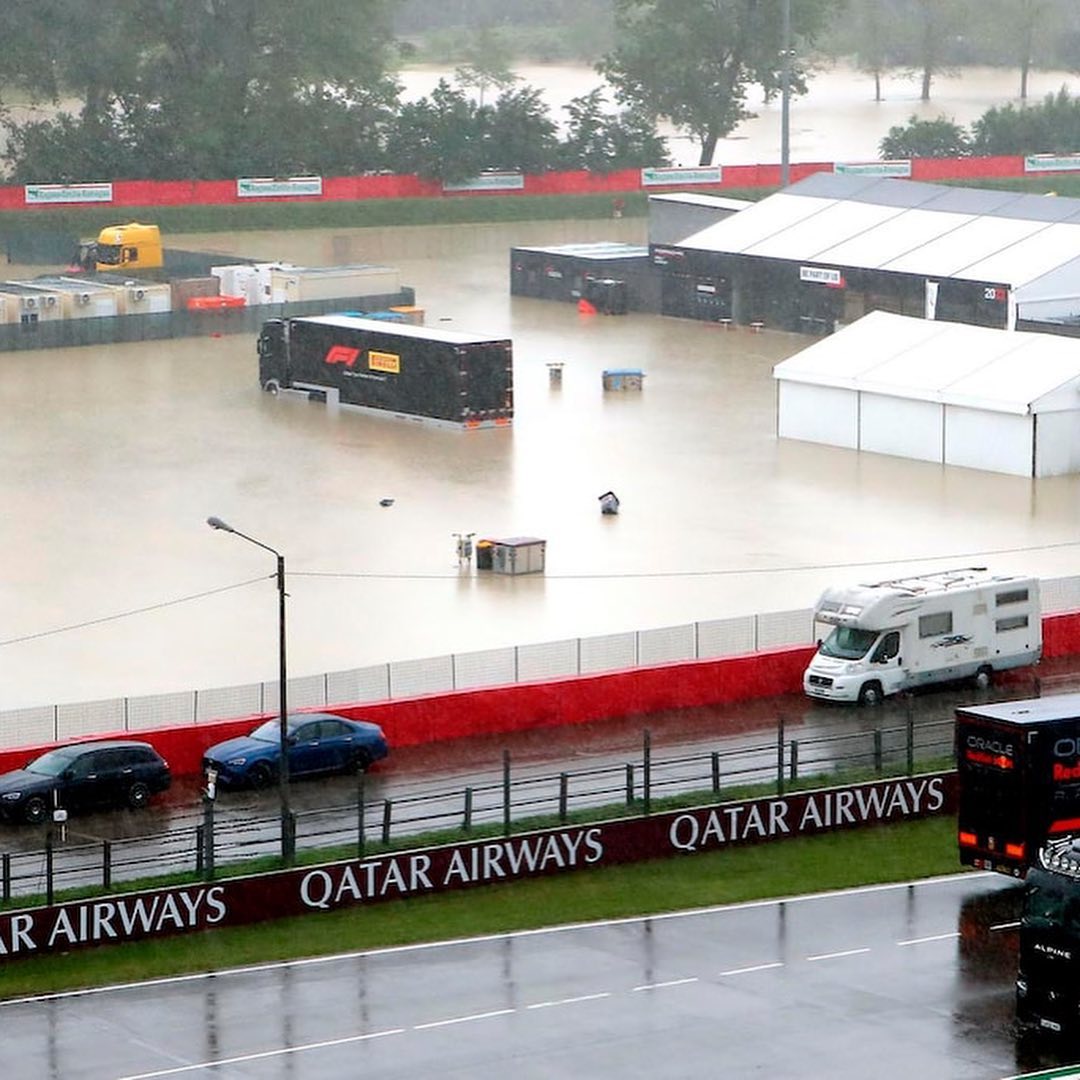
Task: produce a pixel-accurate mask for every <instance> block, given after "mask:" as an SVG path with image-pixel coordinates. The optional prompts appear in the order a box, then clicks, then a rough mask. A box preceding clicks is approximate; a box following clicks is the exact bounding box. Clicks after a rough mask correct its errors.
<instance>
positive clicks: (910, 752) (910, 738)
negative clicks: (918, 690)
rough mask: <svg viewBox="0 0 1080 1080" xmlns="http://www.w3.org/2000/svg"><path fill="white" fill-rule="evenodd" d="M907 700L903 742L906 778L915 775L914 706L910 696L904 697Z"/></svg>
mask: <svg viewBox="0 0 1080 1080" xmlns="http://www.w3.org/2000/svg"><path fill="white" fill-rule="evenodd" d="M906 698H907V700H906V701H905V703H904V707H905V721H906V726H907V731H906V732H905V736H904V737H905V741H906V742H907V774H908V776H914V775H915V706H914V704H913V702H912V698H911V694H910V693H908V694H907V695H906Z"/></svg>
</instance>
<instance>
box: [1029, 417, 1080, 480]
mask: <svg viewBox="0 0 1080 1080" xmlns="http://www.w3.org/2000/svg"><path fill="white" fill-rule="evenodd" d="M1076 472H1080V417H1078V416H1077V413H1076V411H1075V410H1069V411H1068V412H1041V413H1037V414H1036V417H1035V475H1036V476H1066V475H1068V474H1069V473H1076Z"/></svg>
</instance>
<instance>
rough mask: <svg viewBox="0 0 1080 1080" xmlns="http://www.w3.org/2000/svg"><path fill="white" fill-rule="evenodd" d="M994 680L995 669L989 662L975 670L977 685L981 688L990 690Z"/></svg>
mask: <svg viewBox="0 0 1080 1080" xmlns="http://www.w3.org/2000/svg"><path fill="white" fill-rule="evenodd" d="M993 681H994V669H993V668H992V667H991V666H990V665H989V664H983V666H982V667H981V668H979V670H978V671H976V672H975V686H976V687H977V688H978V689H979V690H988V689H989V688H990V685H991V684H992V683H993Z"/></svg>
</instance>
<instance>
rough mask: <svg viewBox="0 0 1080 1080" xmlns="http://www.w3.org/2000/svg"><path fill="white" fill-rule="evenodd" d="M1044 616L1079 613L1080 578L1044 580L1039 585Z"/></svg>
mask: <svg viewBox="0 0 1080 1080" xmlns="http://www.w3.org/2000/svg"><path fill="white" fill-rule="evenodd" d="M1039 592H1040V594H1041V595H1042V609H1043V614H1044V615H1060V614H1062V612H1065V611H1080V577H1063V578H1046V579H1045V580H1044V581H1042V582H1041V583H1040V586H1039Z"/></svg>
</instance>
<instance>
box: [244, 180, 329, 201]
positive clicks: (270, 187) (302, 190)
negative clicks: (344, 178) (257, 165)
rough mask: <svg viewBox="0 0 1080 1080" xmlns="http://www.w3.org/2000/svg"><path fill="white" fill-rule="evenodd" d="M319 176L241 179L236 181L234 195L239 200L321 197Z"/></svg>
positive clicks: (321, 184) (321, 187) (321, 189)
mask: <svg viewBox="0 0 1080 1080" xmlns="http://www.w3.org/2000/svg"><path fill="white" fill-rule="evenodd" d="M322 193H323V183H322V177H321V176H288V177H285V178H283V179H280V180H278V179H274V178H273V177H249V176H245V177H241V178H240V179H238V180H237V181H236V194H237V196H238V197H239V198H241V199H254V198H258V199H273V198H291V197H292V196H295V195H321V194H322Z"/></svg>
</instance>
